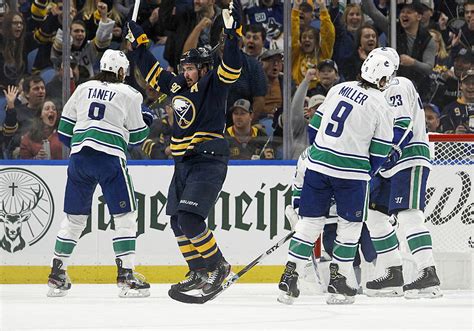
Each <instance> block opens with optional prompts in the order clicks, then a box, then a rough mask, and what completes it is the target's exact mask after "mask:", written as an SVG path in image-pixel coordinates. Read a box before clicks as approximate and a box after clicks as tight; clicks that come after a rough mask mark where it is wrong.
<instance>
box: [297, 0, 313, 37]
mask: <svg viewBox="0 0 474 331" xmlns="http://www.w3.org/2000/svg"><path fill="white" fill-rule="evenodd" d="M314 19H315V15H314V8H313V6H312V5H311V4H310V3H307V2H303V3H302V4H301V5H300V30H303V29H304V28H305V27H306V26H310V25H311V23H313V21H314Z"/></svg>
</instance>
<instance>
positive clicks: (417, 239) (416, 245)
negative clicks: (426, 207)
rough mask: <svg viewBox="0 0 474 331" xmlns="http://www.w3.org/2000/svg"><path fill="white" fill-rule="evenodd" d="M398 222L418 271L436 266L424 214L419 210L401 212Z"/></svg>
mask: <svg viewBox="0 0 474 331" xmlns="http://www.w3.org/2000/svg"><path fill="white" fill-rule="evenodd" d="M398 221H399V222H400V226H401V227H402V230H403V232H404V233H405V236H406V239H407V243H408V247H409V248H410V252H411V254H412V255H413V258H414V259H415V262H416V265H417V267H418V270H421V269H424V268H426V267H430V266H434V265H435V262H434V258H433V246H432V240H431V234H430V231H429V230H428V228H427V227H426V225H425V223H424V221H425V217H424V215H423V212H422V211H421V210H417V209H409V210H404V211H401V212H399V213H398Z"/></svg>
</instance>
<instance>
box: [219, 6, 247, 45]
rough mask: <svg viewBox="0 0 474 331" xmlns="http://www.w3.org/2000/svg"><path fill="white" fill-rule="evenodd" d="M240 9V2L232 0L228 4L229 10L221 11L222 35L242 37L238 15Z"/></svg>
mask: <svg viewBox="0 0 474 331" xmlns="http://www.w3.org/2000/svg"><path fill="white" fill-rule="evenodd" d="M241 11H242V7H241V5H240V0H233V1H231V2H230V4H229V9H223V10H222V18H223V20H224V33H225V34H227V35H228V36H234V37H237V38H238V37H242V26H241V17H240V13H241Z"/></svg>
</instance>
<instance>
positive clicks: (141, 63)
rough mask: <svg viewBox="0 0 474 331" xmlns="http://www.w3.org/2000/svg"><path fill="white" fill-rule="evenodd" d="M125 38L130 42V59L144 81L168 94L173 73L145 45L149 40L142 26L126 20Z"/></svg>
mask: <svg viewBox="0 0 474 331" xmlns="http://www.w3.org/2000/svg"><path fill="white" fill-rule="evenodd" d="M126 38H127V40H128V41H130V42H131V43H132V48H133V52H132V60H133V61H134V62H135V63H136V65H137V66H138V68H139V69H140V72H141V74H142V76H143V77H144V78H145V81H146V82H147V83H148V84H149V85H150V86H151V87H152V88H154V89H155V90H157V91H162V92H163V93H166V94H170V86H171V80H172V79H173V78H174V77H175V75H174V74H173V73H171V72H168V71H166V70H165V69H164V68H163V67H162V66H161V64H160V62H159V61H158V60H157V59H156V58H155V57H154V56H153V54H152V53H151V52H150V51H149V50H148V48H147V45H148V43H149V42H150V40H149V39H148V36H147V35H146V34H145V32H143V28H142V27H141V26H140V25H138V24H137V23H135V22H134V21H130V22H128V34H127V37H126ZM183 83H185V82H184V81H183Z"/></svg>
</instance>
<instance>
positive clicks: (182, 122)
mask: <svg viewBox="0 0 474 331" xmlns="http://www.w3.org/2000/svg"><path fill="white" fill-rule="evenodd" d="M171 104H172V106H173V110H174V117H175V120H176V122H177V123H178V126H179V127H180V128H181V129H186V128H189V127H190V126H191V124H193V122H194V119H195V118H196V107H194V104H193V102H192V101H191V100H189V99H188V98H186V97H183V96H176V97H175V98H173V101H172V103H171Z"/></svg>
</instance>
